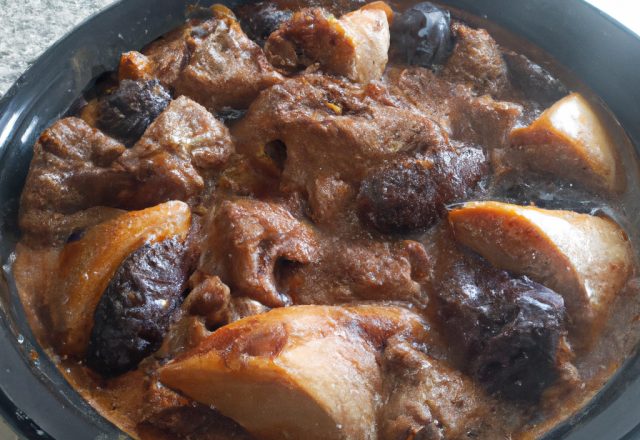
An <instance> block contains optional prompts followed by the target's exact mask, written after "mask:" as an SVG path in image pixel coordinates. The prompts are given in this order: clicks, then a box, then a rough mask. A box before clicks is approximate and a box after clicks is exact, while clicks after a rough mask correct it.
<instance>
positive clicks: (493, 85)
mask: <svg viewBox="0 0 640 440" xmlns="http://www.w3.org/2000/svg"><path fill="white" fill-rule="evenodd" d="M451 30H452V32H453V35H454V38H455V40H456V42H455V46H454V48H453V53H452V54H451V57H450V58H449V60H448V61H447V62H446V63H444V65H443V66H442V70H441V71H440V77H442V78H444V79H446V80H447V81H451V82H457V83H463V84H468V85H469V86H471V87H472V88H473V90H474V91H475V92H476V93H479V94H482V95H483V94H490V95H496V94H499V93H500V92H501V89H503V88H505V87H508V86H509V80H508V77H507V66H506V64H505V62H504V60H503V59H502V54H501V52H500V48H499V47H498V44H497V43H496V42H495V41H494V40H493V38H491V35H489V33H488V32H487V31H486V30H484V29H471V28H469V27H467V26H465V25H463V24H462V23H460V22H454V23H453V24H452V25H451Z"/></svg>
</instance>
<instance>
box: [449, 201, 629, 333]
mask: <svg viewBox="0 0 640 440" xmlns="http://www.w3.org/2000/svg"><path fill="white" fill-rule="evenodd" d="M449 222H450V223H451V226H452V227H453V230H454V233H455V236H456V238H457V239H458V240H459V241H460V242H462V243H463V244H465V245H466V246H468V247H470V248H471V249H473V250H474V251H476V252H478V253H479V254H480V255H481V256H483V257H484V258H486V259H487V260H489V261H490V262H491V263H492V264H493V265H495V266H496V267H498V268H501V269H505V270H510V271H513V272H517V273H520V274H524V275H526V276H528V277H530V278H531V279H533V280H534V281H536V282H539V283H541V284H543V285H545V286H547V287H549V288H550V289H552V290H554V291H556V292H558V293H559V294H561V295H562V296H563V297H564V299H565V305H566V307H567V311H568V312H569V316H570V317H571V319H572V321H573V327H574V328H575V329H576V330H577V331H578V332H579V334H581V335H582V336H584V335H585V332H588V331H589V329H590V328H593V327H594V324H598V323H599V321H600V320H601V318H602V317H603V312H604V311H605V310H606V306H607V304H609V302H610V301H611V300H612V299H613V298H614V296H615V295H616V293H617V292H618V291H619V290H620V289H621V288H622V287H623V286H624V285H625V283H626V282H627V281H628V280H629V278H630V277H631V276H632V275H633V274H634V273H635V271H636V267H637V261H636V257H635V254H634V252H633V248H632V246H631V243H630V241H629V239H628V237H627V235H626V234H625V233H624V231H623V230H622V229H621V228H620V226H618V224H616V223H615V222H614V221H613V220H610V219H608V218H601V217H595V216H591V215H586V214H577V213H575V212H571V211H548V210H543V209H538V208H534V207H524V206H516V205H509V204H505V203H498V202H470V203H466V204H465V205H464V206H462V207H461V208H458V209H454V210H452V211H451V212H450V213H449ZM596 327H597V325H596Z"/></svg>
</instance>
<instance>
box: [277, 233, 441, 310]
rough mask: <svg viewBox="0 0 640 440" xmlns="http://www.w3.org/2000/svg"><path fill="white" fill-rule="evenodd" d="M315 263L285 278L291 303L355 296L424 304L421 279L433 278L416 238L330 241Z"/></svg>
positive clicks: (331, 301)
mask: <svg viewBox="0 0 640 440" xmlns="http://www.w3.org/2000/svg"><path fill="white" fill-rule="evenodd" d="M321 252H322V256H321V258H319V259H318V261H317V262H315V263H314V264H309V265H305V266H303V267H301V268H299V269H298V270H295V271H293V273H292V274H290V276H289V278H288V279H287V280H286V286H285V287H286V288H288V290H287V295H288V296H289V297H291V300H292V301H293V303H294V304H336V303H352V302H358V301H406V302H410V303H412V304H414V305H416V306H419V307H422V306H424V305H425V304H426V302H427V299H426V297H424V296H423V290H422V288H421V283H422V282H424V281H425V280H427V279H429V278H430V277H431V275H432V274H431V261H430V260H429V257H428V255H427V254H426V252H425V250H424V247H423V246H422V245H421V244H420V243H417V242H415V241H410V240H405V241H402V242H400V243H392V244H390V243H379V242H373V243H371V244H369V245H362V244H355V243H347V242H339V243H333V242H332V241H331V240H329V242H328V243H327V244H326V246H322V247H321Z"/></svg>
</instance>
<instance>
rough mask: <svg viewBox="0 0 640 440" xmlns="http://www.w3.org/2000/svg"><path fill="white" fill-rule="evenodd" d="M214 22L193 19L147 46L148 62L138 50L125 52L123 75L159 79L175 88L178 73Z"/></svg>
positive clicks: (134, 77)
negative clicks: (139, 54)
mask: <svg viewBox="0 0 640 440" xmlns="http://www.w3.org/2000/svg"><path fill="white" fill-rule="evenodd" d="M213 25H214V23H213V21H212V20H201V19H195V18H194V19H191V20H189V21H188V22H187V23H185V24H183V25H182V26H180V27H177V28H175V29H174V30H172V31H170V32H168V33H166V34H165V35H163V36H162V37H160V38H159V39H158V40H157V41H154V42H153V43H151V44H150V45H148V46H147V47H146V48H145V49H143V50H142V53H143V54H144V55H143V56H144V57H146V58H147V60H148V61H147V60H145V59H144V58H141V57H140V56H138V55H137V54H136V53H135V52H129V53H128V54H124V55H123V57H125V58H124V59H123V60H121V63H120V67H121V70H120V72H119V76H120V78H131V79H150V78H156V79H158V80H159V81H160V82H161V83H162V85H163V86H164V87H166V88H168V89H173V85H174V83H175V82H176V80H177V79H178V75H180V72H182V70H183V69H184V68H185V67H187V65H188V64H189V59H190V57H191V54H192V53H193V52H194V51H195V49H196V48H198V47H200V46H201V45H202V41H203V39H204V38H206V37H207V36H208V35H209V34H210V33H211V31H212V28H213ZM123 68H124V69H125V70H122V69H123ZM139 75H140V76H139Z"/></svg>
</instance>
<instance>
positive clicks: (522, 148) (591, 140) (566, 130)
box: [507, 93, 626, 191]
mask: <svg viewBox="0 0 640 440" xmlns="http://www.w3.org/2000/svg"><path fill="white" fill-rule="evenodd" d="M509 145H510V147H509V149H508V152H507V154H508V156H509V160H511V161H516V162H518V163H519V164H520V165H521V166H524V167H528V168H529V169H532V170H534V171H544V172H549V173H552V174H555V175H557V176H559V177H561V178H565V179H568V180H573V181H577V182H579V183H582V184H583V185H586V186H588V187H591V188H594V189H597V190H603V189H604V190H608V191H622V190H624V186H625V182H626V180H625V175H624V171H623V169H622V166H621V165H620V158H619V155H618V152H617V149H616V145H615V143H614V141H613V137H612V136H611V134H610V133H609V131H608V130H607V128H606V126H605V125H604V124H603V122H602V120H601V118H600V116H599V115H598V114H597V112H596V111H595V110H594V108H593V107H592V106H591V105H590V104H589V103H588V102H587V101H586V100H585V99H584V98H583V97H582V96H581V95H580V94H578V93H573V94H571V95H569V96H567V97H565V98H563V99H561V100H560V101H558V102H557V103H555V104H554V105H553V106H552V107H551V108H549V109H548V110H546V111H545V112H544V113H543V114H542V115H541V116H540V117H539V118H538V119H537V120H536V121H535V122H534V123H533V124H531V125H530V126H528V127H524V128H519V129H516V130H513V131H512V132H511V134H510V136H509Z"/></svg>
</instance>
